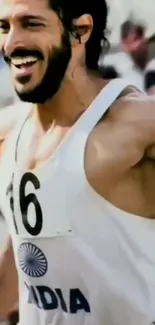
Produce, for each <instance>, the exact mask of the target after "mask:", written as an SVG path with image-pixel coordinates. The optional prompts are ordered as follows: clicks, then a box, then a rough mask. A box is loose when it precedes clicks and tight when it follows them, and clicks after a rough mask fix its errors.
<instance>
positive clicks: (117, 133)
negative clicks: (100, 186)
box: [96, 122, 144, 179]
mask: <svg viewBox="0 0 155 325" xmlns="http://www.w3.org/2000/svg"><path fill="white" fill-rule="evenodd" d="M99 141H100V143H101V146H100V152H99V147H98V150H97V148H96V157H98V161H100V163H99V165H100V169H101V170H102V173H103V174H104V179H105V177H106V175H107V176H108V177H109V175H111V177H112V178H113V177H115V176H119V175H120V174H123V173H124V172H126V171H127V170H129V169H130V168H132V167H133V166H135V165H136V164H137V163H138V162H139V161H140V160H141V159H142V157H143V155H144V147H143V144H142V143H141V141H140V135H139V133H138V132H137V129H136V126H135V125H134V124H133V123H132V124H130V123H124V124H122V123H114V122H108V123H106V126H104V128H103V130H102V133H101V132H100V140H99ZM102 166H103V167H104V168H102Z"/></svg>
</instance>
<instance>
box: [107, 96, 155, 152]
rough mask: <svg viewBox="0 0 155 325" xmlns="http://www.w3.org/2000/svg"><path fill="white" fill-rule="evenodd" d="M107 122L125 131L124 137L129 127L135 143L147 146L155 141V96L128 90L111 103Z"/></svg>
mask: <svg viewBox="0 0 155 325" xmlns="http://www.w3.org/2000/svg"><path fill="white" fill-rule="evenodd" d="M107 123H112V124H113V126H116V127H117V126H119V127H120V128H121V130H122V131H123V130H124V131H125V132H126V137H128V132H127V131H128V130H129V129H130V130H131V131H132V132H133V133H132V134H133V135H134V136H135V141H136V143H137V142H138V143H141V145H142V146H143V148H144V149H145V148H147V146H150V145H151V144H154V143H155V97H153V96H152V97H151V96H147V95H146V94H143V93H141V92H139V91H138V90H133V91H130V92H129V93H128V94H125V95H124V96H121V97H120V98H119V99H118V100H117V101H116V102H114V103H113V105H112V106H111V108H110V110H109V112H108V115H107ZM103 128H104V123H103Z"/></svg>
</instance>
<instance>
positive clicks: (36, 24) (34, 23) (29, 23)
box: [24, 21, 44, 29]
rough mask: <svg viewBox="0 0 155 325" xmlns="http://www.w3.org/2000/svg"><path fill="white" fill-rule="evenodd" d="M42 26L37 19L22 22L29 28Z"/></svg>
mask: <svg viewBox="0 0 155 325" xmlns="http://www.w3.org/2000/svg"><path fill="white" fill-rule="evenodd" d="M42 26H44V25H43V24H42V23H40V22H37V21H26V22H24V27H25V28H30V29H37V28H39V27H42Z"/></svg>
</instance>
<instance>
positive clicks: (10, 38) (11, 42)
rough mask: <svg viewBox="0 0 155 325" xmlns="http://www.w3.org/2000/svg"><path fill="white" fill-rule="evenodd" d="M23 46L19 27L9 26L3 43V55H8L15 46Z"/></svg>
mask: <svg viewBox="0 0 155 325" xmlns="http://www.w3.org/2000/svg"><path fill="white" fill-rule="evenodd" d="M23 46H24V42H23V33H22V31H21V29H19V28H15V27H12V28H10V30H9V32H8V34H7V38H6V41H5V44H4V51H5V55H7V56H9V55H11V53H12V52H13V51H14V50H15V49H16V48H17V47H23Z"/></svg>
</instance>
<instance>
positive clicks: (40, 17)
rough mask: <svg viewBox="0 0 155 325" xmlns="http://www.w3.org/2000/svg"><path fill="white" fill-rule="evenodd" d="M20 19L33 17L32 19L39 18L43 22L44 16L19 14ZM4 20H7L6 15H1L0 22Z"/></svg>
mask: <svg viewBox="0 0 155 325" xmlns="http://www.w3.org/2000/svg"><path fill="white" fill-rule="evenodd" d="M18 18H19V19H20V20H30V19H34V20H41V21H43V22H45V21H46V20H45V18H43V17H42V16H35V15H23V16H19V17H18ZM5 20H7V17H6V18H5V17H3V18H0V22H4V21H5Z"/></svg>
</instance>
